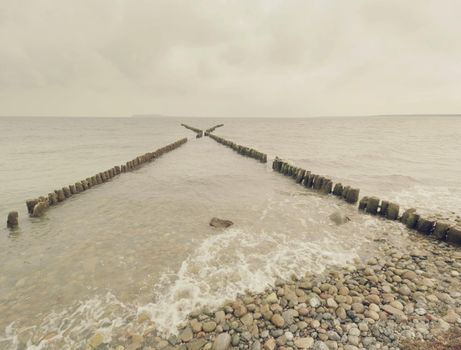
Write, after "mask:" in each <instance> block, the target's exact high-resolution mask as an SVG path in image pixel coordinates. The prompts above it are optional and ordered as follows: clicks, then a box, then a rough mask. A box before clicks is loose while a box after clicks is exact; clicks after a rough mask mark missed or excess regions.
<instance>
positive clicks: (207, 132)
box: [205, 124, 224, 136]
mask: <svg viewBox="0 0 461 350" xmlns="http://www.w3.org/2000/svg"><path fill="white" fill-rule="evenodd" d="M223 126H224V124H218V125H215V126H213V127H211V128H209V129H206V130H205V136H208V135H209V134H211V133H212V132H213V131H215V130H216V129H217V128H221V127H223Z"/></svg>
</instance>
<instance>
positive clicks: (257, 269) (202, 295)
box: [138, 228, 356, 333]
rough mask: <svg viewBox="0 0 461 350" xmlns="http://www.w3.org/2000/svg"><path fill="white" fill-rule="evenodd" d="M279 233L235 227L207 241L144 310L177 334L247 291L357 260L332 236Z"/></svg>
mask: <svg viewBox="0 0 461 350" xmlns="http://www.w3.org/2000/svg"><path fill="white" fill-rule="evenodd" d="M304 238H306V236H305V235H303V234H302V233H301V234H299V237H298V238H297V239H293V238H292V237H288V236H287V235H286V234H283V233H276V232H267V231H263V232H248V231H245V230H242V229H239V228H233V229H230V230H227V231H225V232H223V233H220V234H217V235H215V236H211V237H209V238H208V239H206V240H205V241H203V242H202V243H201V244H200V246H199V247H198V248H197V249H196V250H195V252H194V253H193V254H192V255H191V256H189V257H188V258H187V259H186V260H185V261H184V262H183V263H182V265H181V268H180V270H179V271H178V272H177V273H176V274H170V275H164V276H163V278H162V280H161V282H160V283H158V284H157V285H156V286H155V288H154V289H155V291H156V298H155V299H156V300H155V302H152V303H149V304H147V305H144V306H142V307H140V308H139V310H138V312H140V313H141V312H148V313H149V314H150V315H151V317H152V319H153V321H154V322H155V324H156V325H157V326H158V327H159V329H160V330H162V331H164V332H167V333H169V332H172V333H175V332H176V327H177V325H178V324H180V323H181V322H182V321H183V320H184V319H185V317H186V316H187V314H189V313H190V312H192V311H194V310H196V309H200V308H203V307H207V308H209V307H215V306H219V305H220V304H222V303H223V302H224V301H225V300H228V299H231V298H233V297H235V296H236V295H237V294H238V293H242V292H244V291H246V290H251V291H254V292H261V291H263V290H264V289H265V288H266V287H267V286H268V285H271V284H273V283H274V281H275V278H277V277H280V278H288V277H290V276H291V275H292V274H296V275H303V274H304V273H305V272H306V271H316V272H321V271H322V270H323V269H324V268H325V266H326V265H327V264H330V263H332V262H334V263H336V264H345V263H346V262H348V261H351V260H352V259H353V258H354V257H355V256H356V254H355V252H354V251H353V250H349V249H345V248H344V246H343V247H342V246H341V245H339V244H335V241H334V240H332V239H331V237H329V236H328V234H326V235H325V236H324V238H323V239H322V240H321V241H316V242H313V241H307V240H305V239H304Z"/></svg>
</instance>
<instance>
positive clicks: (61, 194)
mask: <svg viewBox="0 0 461 350" xmlns="http://www.w3.org/2000/svg"><path fill="white" fill-rule="evenodd" d="M54 193H56V195H57V196H58V202H62V201H65V200H66V196H65V195H64V191H63V190H62V189H59V190H55V191H54Z"/></svg>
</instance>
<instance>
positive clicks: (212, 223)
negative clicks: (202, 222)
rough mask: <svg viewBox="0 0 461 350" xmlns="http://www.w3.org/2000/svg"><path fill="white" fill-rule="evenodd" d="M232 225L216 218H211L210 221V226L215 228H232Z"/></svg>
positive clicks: (230, 222) (228, 221)
mask: <svg viewBox="0 0 461 350" xmlns="http://www.w3.org/2000/svg"><path fill="white" fill-rule="evenodd" d="M233 224H234V223H233V222H232V221H230V220H223V219H218V218H213V219H211V221H210V226H213V227H217V228H227V227H229V226H232V225H233Z"/></svg>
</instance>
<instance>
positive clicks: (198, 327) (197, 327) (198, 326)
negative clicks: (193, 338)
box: [190, 318, 202, 333]
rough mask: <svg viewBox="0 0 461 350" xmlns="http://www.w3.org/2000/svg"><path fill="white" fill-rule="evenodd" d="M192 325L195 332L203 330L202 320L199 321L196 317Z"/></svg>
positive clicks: (191, 322)
mask: <svg viewBox="0 0 461 350" xmlns="http://www.w3.org/2000/svg"><path fill="white" fill-rule="evenodd" d="M190 326H191V328H192V331H194V333H198V332H200V331H201V330H202V322H199V321H197V320H196V319H195V318H194V319H192V320H191V321H190Z"/></svg>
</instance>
